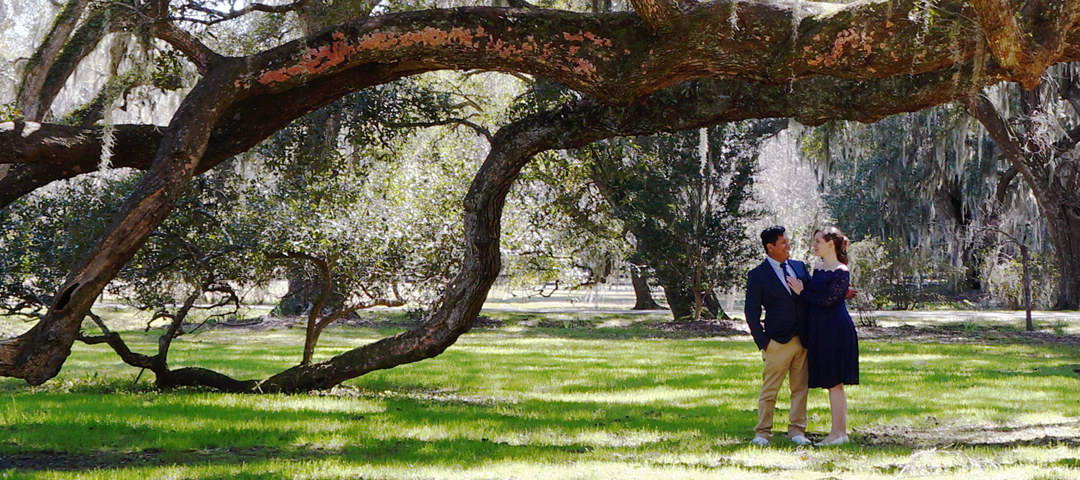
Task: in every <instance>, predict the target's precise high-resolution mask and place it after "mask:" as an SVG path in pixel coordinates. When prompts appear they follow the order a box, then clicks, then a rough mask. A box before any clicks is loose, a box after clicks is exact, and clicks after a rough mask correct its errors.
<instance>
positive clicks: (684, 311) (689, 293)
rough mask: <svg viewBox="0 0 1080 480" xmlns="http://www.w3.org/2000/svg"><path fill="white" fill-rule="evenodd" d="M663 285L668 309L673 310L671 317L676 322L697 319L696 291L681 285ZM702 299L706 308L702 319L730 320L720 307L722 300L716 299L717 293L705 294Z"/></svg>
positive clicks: (703, 309) (702, 313) (703, 310)
mask: <svg viewBox="0 0 1080 480" xmlns="http://www.w3.org/2000/svg"><path fill="white" fill-rule="evenodd" d="M661 285H663V287H664V297H665V298H667V302H668V307H669V308H671V316H672V318H674V319H675V321H686V320H693V319H695V318H697V315H696V312H695V311H694V307H695V302H696V300H695V298H694V290H693V289H692V288H691V287H689V286H686V285H680V284H665V283H661ZM701 299H702V305H703V307H704V308H702V310H701V318H706V319H713V318H728V317H727V314H726V313H724V311H723V309H722V308H721V307H720V300H719V299H717V298H716V294H715V293H713V292H711V291H709V292H703V293H702V295H701Z"/></svg>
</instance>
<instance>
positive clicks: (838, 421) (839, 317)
mask: <svg viewBox="0 0 1080 480" xmlns="http://www.w3.org/2000/svg"><path fill="white" fill-rule="evenodd" d="M847 247H848V239H847V237H845V236H844V234H843V233H841V232H840V229H838V228H836V227H825V228H822V229H820V230H818V231H817V232H816V233H815V234H814V253H816V254H817V255H818V256H820V257H821V259H822V263H821V264H819V265H817V266H816V268H815V269H814V275H813V277H811V278H810V281H809V282H808V283H807V284H806V285H805V286H804V285H803V283H802V281H800V280H798V279H796V278H793V277H788V284H789V285H790V286H791V291H792V292H794V293H795V294H796V295H798V296H799V298H801V299H802V300H803V301H804V302H806V304H807V306H808V312H807V318H806V322H807V327H806V330H807V335H806V336H807V344H806V351H807V354H806V358H807V363H808V367H809V371H810V380H809V385H810V388H825V389H828V390H829V409H830V411H831V414H832V431H830V432H829V435H828V436H826V437H825V439H824V440H822V441H821V442H818V445H820V446H831V445H841V444H844V443H847V442H848V436H847V397H846V396H845V394H844V385H858V384H859V338H858V336H857V335H856V333H855V324H854V323H853V322H852V321H851V315H849V314H848V311H847V304H846V303H845V302H844V298H845V295H846V294H847V291H848V285H849V284H850V283H851V273H850V272H849V271H848V268H847V262H848V256H847Z"/></svg>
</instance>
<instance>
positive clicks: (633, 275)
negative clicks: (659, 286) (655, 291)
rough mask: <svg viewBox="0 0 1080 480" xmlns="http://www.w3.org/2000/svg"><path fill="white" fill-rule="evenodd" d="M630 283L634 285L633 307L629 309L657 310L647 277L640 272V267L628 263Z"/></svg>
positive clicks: (658, 307)
mask: <svg viewBox="0 0 1080 480" xmlns="http://www.w3.org/2000/svg"><path fill="white" fill-rule="evenodd" d="M630 283H631V284H632V285H633V286H634V308H632V309H631V310H659V309H660V308H661V307H660V305H659V304H657V303H656V300H654V299H653V296H652V291H651V290H649V279H648V278H647V277H646V276H645V275H642V274H641V267H638V266H637V265H630Z"/></svg>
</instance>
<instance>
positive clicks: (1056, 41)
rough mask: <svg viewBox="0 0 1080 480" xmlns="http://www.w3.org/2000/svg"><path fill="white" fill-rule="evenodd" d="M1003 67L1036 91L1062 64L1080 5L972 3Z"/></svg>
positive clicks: (1003, 0)
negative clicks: (1052, 68)
mask: <svg viewBox="0 0 1080 480" xmlns="http://www.w3.org/2000/svg"><path fill="white" fill-rule="evenodd" d="M970 3H971V5H972V7H973V8H974V9H975V14H976V16H977V17H978V19H979V23H980V25H981V26H982V30H983V33H984V35H985V36H986V40H987V42H988V43H989V44H990V49H991V50H992V51H993V52H994V58H996V59H997V62H998V64H999V65H1001V66H1002V67H1003V68H1005V69H1006V70H1008V71H1009V72H1010V73H1011V74H1012V75H1013V77H1014V79H1015V80H1016V81H1018V82H1020V84H1021V85H1023V86H1024V88H1025V89H1028V90H1030V89H1032V88H1035V86H1036V85H1038V84H1039V82H1040V79H1041V78H1042V74H1043V72H1044V71H1046V69H1047V67H1049V66H1050V65H1053V64H1055V63H1058V61H1059V60H1058V58H1060V57H1061V55H1062V52H1063V51H1064V50H1065V48H1066V45H1067V43H1068V35H1069V32H1070V30H1072V29H1073V28H1074V27H1075V25H1076V23H1077V19H1078V18H1080V2H1073V1H1065V0H1056V1H1055V0H1049V1H1047V0H1044V1H1026V0H1025V1H1019V0H971V2H970Z"/></svg>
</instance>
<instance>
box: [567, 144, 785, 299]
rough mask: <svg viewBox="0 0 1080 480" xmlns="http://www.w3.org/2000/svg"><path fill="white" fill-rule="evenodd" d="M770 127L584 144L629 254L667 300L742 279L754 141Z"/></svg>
mask: <svg viewBox="0 0 1080 480" xmlns="http://www.w3.org/2000/svg"><path fill="white" fill-rule="evenodd" d="M772 128H775V127H774V126H772V124H769V123H765V122H743V123H733V124H727V125H721V126H716V127H711V128H709V129H707V133H706V135H705V139H704V145H703V144H702V139H701V137H700V133H699V132H698V131H690V132H681V133H675V134H664V135H656V136H653V137H647V138H641V139H638V140H637V143H638V144H639V145H640V149H632V148H627V146H626V145H627V144H626V143H625V142H624V143H616V142H610V143H608V144H606V145H604V146H603V147H599V146H598V147H596V148H592V149H591V150H589V149H587V150H585V152H586V155H585V158H586V159H587V160H588V161H589V162H591V168H592V173H591V178H592V179H593V180H594V181H595V182H596V183H597V184H598V185H600V189H601V191H602V192H604V194H605V196H606V198H607V200H608V201H609V202H610V203H611V204H612V205H613V206H614V214H615V216H616V218H618V219H619V220H621V221H622V222H624V224H625V225H626V228H627V230H628V231H629V232H630V233H631V234H632V235H633V238H634V242H635V249H634V253H633V254H632V255H631V256H630V261H631V262H633V263H636V264H640V265H647V266H649V267H651V268H652V269H653V270H654V272H655V275H656V278H657V280H658V281H659V282H660V284H661V285H663V286H664V288H665V290H666V291H667V293H668V298H669V300H672V299H673V298H675V297H676V296H679V295H681V296H683V297H684V298H685V296H686V295H687V294H689V297H688V298H691V299H692V298H693V297H694V295H695V293H694V292H695V291H696V292H700V293H698V294H701V295H706V294H707V293H706V292H712V291H713V290H720V291H727V290H729V289H731V288H734V287H736V286H738V285H740V284H741V282H742V277H743V275H742V274H743V272H744V271H745V261H746V258H748V257H750V256H751V255H752V252H753V248H754V247H753V242H751V241H750V239H749V238H748V236H747V234H746V231H747V223H748V222H750V221H751V220H752V219H754V218H756V216H757V215H758V213H757V212H755V211H753V210H751V209H750V207H749V206H748V202H747V200H748V199H749V197H750V191H751V187H752V185H753V170H754V167H755V165H756V160H757V154H758V149H757V148H758V145H759V144H760V142H761V141H762V140H763V139H764V137H765V135H766V132H767V131H770V129H772ZM772 131H775V130H772ZM701 148H704V149H706V152H707V153H706V155H705V157H704V158H702V156H701V151H700V149H701ZM672 308H673V314H675V315H676V317H682V316H684V315H687V314H688V312H686V311H685V308H683V307H680V306H678V305H673V306H672ZM714 313H715V312H714ZM689 314H690V315H693V313H692V312H689Z"/></svg>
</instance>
